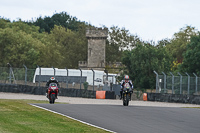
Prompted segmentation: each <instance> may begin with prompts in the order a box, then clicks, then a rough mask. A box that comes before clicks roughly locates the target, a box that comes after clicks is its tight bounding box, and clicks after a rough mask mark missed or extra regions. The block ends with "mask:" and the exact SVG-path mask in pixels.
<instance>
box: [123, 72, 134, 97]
mask: <svg viewBox="0 0 200 133" xmlns="http://www.w3.org/2000/svg"><path fill="white" fill-rule="evenodd" d="M125 83H129V85H130V87H131V91H133V83H132V81H131V80H129V76H128V75H125V76H124V80H122V81H121V91H120V100H121V99H122V92H123V89H124V85H125ZM130 97H131V94H130ZM130 100H131V99H130Z"/></svg>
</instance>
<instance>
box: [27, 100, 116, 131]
mask: <svg viewBox="0 0 200 133" xmlns="http://www.w3.org/2000/svg"><path fill="white" fill-rule="evenodd" d="M30 105H32V106H34V107H37V108H40V109H44V110H47V111H50V112H52V113H55V114H59V115H62V116H65V117H68V118H70V119H73V120H75V121H78V122H81V123H83V124H86V125H89V126H92V127H95V128H99V129H102V130H105V131H108V132H111V133H116V132H114V131H111V130H108V129H105V128H102V127H99V126H96V125H93V124H90V123H87V122H84V121H81V120H78V119H76V118H73V117H71V116H68V115H64V114H61V113H58V112H56V111H53V110H49V109H47V108H44V107H40V106H37V105H34V104H30Z"/></svg>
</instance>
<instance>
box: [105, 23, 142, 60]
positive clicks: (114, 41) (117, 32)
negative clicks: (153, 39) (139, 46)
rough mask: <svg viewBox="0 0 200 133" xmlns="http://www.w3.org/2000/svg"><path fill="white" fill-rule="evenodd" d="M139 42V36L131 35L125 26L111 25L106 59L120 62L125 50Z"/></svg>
mask: <svg viewBox="0 0 200 133" xmlns="http://www.w3.org/2000/svg"><path fill="white" fill-rule="evenodd" d="M138 42H140V39H139V37H138V36H136V35H131V34H130V33H129V31H128V30H126V29H125V28H122V29H120V28H119V27H117V26H113V27H111V28H110V30H109V34H108V41H107V43H106V61H110V62H120V61H121V56H122V53H123V51H124V50H126V49H129V50H131V49H133V48H134V47H135V45H136V43H138Z"/></svg>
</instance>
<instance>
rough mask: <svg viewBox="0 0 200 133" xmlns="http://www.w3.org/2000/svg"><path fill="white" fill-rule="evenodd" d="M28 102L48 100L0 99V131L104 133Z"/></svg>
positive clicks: (21, 132)
mask: <svg viewBox="0 0 200 133" xmlns="http://www.w3.org/2000/svg"><path fill="white" fill-rule="evenodd" d="M28 103H48V101H36V100H7V99H0V133H106V131H104V130H101V129H98V128H94V127H91V126H88V125H86V124H82V123H80V122H77V121H75V120H72V119H69V118H67V117H63V116H61V115H58V114H54V113H51V112H49V111H45V110H43V109H39V108H36V107H33V106H31V105H29V104H28Z"/></svg>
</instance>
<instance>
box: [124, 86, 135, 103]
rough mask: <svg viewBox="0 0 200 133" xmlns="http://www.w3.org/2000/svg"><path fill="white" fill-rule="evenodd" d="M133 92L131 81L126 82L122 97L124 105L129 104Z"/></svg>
mask: <svg viewBox="0 0 200 133" xmlns="http://www.w3.org/2000/svg"><path fill="white" fill-rule="evenodd" d="M132 92H133V91H132V89H131V87H130V85H129V83H125V85H124V89H123V92H122V99H123V105H124V106H128V104H129V101H130V98H131V93H132Z"/></svg>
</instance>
